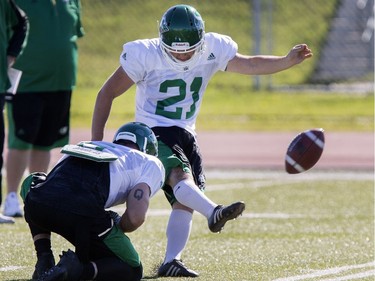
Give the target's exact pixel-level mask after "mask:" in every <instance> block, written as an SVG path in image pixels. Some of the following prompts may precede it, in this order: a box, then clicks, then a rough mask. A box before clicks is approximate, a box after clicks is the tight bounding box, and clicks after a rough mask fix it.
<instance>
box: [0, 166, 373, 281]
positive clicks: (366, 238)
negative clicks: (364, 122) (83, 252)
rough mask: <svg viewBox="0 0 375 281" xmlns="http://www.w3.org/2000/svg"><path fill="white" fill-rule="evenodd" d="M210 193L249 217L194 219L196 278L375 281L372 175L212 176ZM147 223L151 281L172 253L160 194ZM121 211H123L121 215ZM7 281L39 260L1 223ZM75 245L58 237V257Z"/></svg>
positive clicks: (191, 249) (145, 250) (20, 228)
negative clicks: (220, 221) (215, 225)
mask: <svg viewBox="0 0 375 281" xmlns="http://www.w3.org/2000/svg"><path fill="white" fill-rule="evenodd" d="M207 176H208V191H207V194H208V196H209V197H210V198H212V199H213V200H214V201H216V202H219V203H223V204H227V203H231V202H232V201H235V200H238V199H240V200H244V201H245V202H246V203H247V208H246V210H245V212H244V214H243V216H242V217H240V218H239V219H238V220H236V221H234V222H230V223H228V224H227V225H226V227H225V229H224V231H223V232H222V233H220V234H212V233H210V232H209V230H208V228H207V221H206V219H204V218H203V217H202V216H201V215H199V214H195V217H194V224H193V230H192V234H191V238H190V241H189V244H188V247H187V249H186V251H185V254H184V255H183V259H184V262H186V263H187V264H188V265H189V266H191V267H192V268H193V269H195V270H197V271H198V272H199V273H200V274H201V276H200V277H199V278H197V279H195V280H215V281H224V280H225V281H232V280H233V281H244V280H278V281H292V280H309V281H310V280H326V281H327V280H331V281H338V280H374V276H375V269H374V201H373V198H374V186H373V183H374V182H373V173H372V172H371V171H369V172H365V171H363V172H360V171H356V172H347V171H346V172H333V171H331V172H321V171H309V172H306V173H304V174H300V175H287V174H285V173H282V172H279V171H269V172H257V171H245V170H244V171H215V170H209V171H207ZM150 207H151V208H150V210H149V214H148V218H147V221H146V223H145V224H144V225H143V226H142V227H141V228H140V229H139V230H138V231H137V232H134V233H132V234H131V235H130V237H131V239H132V241H133V242H134V244H135V246H136V247H137V249H138V251H139V253H140V255H141V258H142V260H143V264H144V268H145V280H146V279H153V280H182V279H178V278H176V279H173V278H168V279H162V278H159V279H158V278H154V268H155V266H157V265H158V263H160V262H161V260H162V258H163V256H164V250H165V244H166V239H165V229H166V223H167V219H168V214H169V206H168V204H167V202H166V200H165V199H164V195H163V194H162V193H161V192H159V193H158V194H157V195H156V196H155V197H154V198H153V201H152V203H151V206H150ZM116 210H117V211H119V212H121V209H116ZM0 244H1V250H2V254H1V256H0V280H28V278H29V277H30V276H31V274H32V272H33V266H34V263H35V255H34V252H33V245H32V242H31V237H30V234H29V233H28V229H27V226H26V223H25V222H24V220H23V219H22V218H19V219H17V222H16V224H14V225H1V231H0ZM69 247H70V248H72V246H71V245H70V244H68V243H67V242H64V241H63V240H62V239H60V238H58V237H57V236H53V248H54V251H55V255H56V258H57V259H58V256H57V255H58V254H59V253H60V252H61V251H62V250H65V249H67V248H69Z"/></svg>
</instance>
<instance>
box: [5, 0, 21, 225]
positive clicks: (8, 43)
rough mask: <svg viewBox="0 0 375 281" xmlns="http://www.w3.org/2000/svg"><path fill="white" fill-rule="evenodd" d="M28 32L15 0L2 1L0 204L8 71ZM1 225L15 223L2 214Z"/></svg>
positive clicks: (8, 81) (8, 86)
mask: <svg viewBox="0 0 375 281" xmlns="http://www.w3.org/2000/svg"><path fill="white" fill-rule="evenodd" d="M27 30H28V21H27V17H26V15H25V13H24V12H23V11H22V10H21V9H20V8H19V7H17V6H16V5H15V3H14V2H13V0H2V1H0V110H1V113H0V204H1V202H2V193H1V190H2V173H1V171H2V168H3V150H4V138H5V128H4V115H3V109H4V101H5V95H6V92H7V90H8V89H9V88H10V86H11V82H10V80H9V77H8V69H9V68H10V67H11V66H12V65H13V64H14V62H15V60H16V58H17V57H18V55H19V54H20V53H21V51H22V48H23V46H24V42H25V38H26V35H27ZM0 223H14V220H13V219H12V218H11V217H6V216H3V215H2V214H0Z"/></svg>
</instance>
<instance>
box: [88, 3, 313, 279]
mask: <svg viewBox="0 0 375 281" xmlns="http://www.w3.org/2000/svg"><path fill="white" fill-rule="evenodd" d="M237 50H238V47H237V44H236V43H235V42H234V41H233V40H232V39H231V38H230V37H228V36H225V35H221V34H218V33H213V32H210V33H205V31H204V22H203V19H202V18H201V16H200V14H199V13H198V12H197V10H196V9H195V8H193V7H191V6H188V5H177V6H173V7H171V8H169V9H168V10H167V11H166V12H165V14H164V15H163V16H162V18H161V21H160V24H159V38H154V39H144V40H136V41H133V42H128V43H126V44H125V45H124V46H123V52H122V54H121V56H120V66H119V67H118V68H117V69H116V70H115V71H114V73H113V74H112V75H111V76H110V77H109V79H108V80H107V81H106V82H105V84H104V85H103V87H102V89H101V90H100V91H99V93H98V96H97V99H96V104H95V109H94V114H93V123H92V139H93V140H101V139H103V131H104V127H105V123H106V121H107V119H108V116H109V114H110V110H111V105H112V102H113V100H114V99H115V98H116V97H118V96H120V95H122V94H123V93H125V92H126V91H127V90H128V89H129V88H130V87H131V86H132V85H134V84H136V87H137V88H136V112H135V119H136V121H139V122H143V123H145V124H147V125H148V126H150V127H151V128H152V130H153V131H154V133H155V135H156V136H157V138H158V142H159V159H160V160H161V161H162V163H163V165H164V167H165V169H166V182H165V185H164V186H163V190H164V192H165V194H166V197H167V199H168V201H169V202H170V204H171V205H172V212H171V215H170V218H169V221H168V226H167V231H166V234H167V239H168V240H167V249H166V255H165V259H164V262H163V264H162V265H161V266H160V268H159V270H158V275H159V276H185V277H196V276H198V273H197V272H195V271H193V270H191V269H188V267H187V266H185V265H184V264H183V263H182V262H181V254H182V251H183V250H184V248H185V246H186V244H187V242H188V239H189V236H190V231H191V227H192V215H193V211H194V210H195V211H198V212H199V213H201V214H202V215H204V216H205V217H206V218H207V220H208V227H209V229H210V230H211V231H212V232H220V231H221V230H222V228H223V227H224V225H225V223H226V222H227V221H228V220H231V219H234V218H236V217H237V216H239V215H240V214H241V213H242V212H243V210H244V209H245V204H244V203H243V202H241V201H239V202H236V203H233V204H231V205H229V206H221V205H218V204H216V203H214V202H212V201H211V200H210V199H209V198H207V197H206V196H205V195H204V193H203V192H201V191H203V190H204V189H205V175H204V171H203V166H202V165H203V164H202V157H201V153H200V151H199V146H198V143H197V139H196V132H195V121H196V118H197V115H198V112H199V109H200V106H201V102H202V98H203V94H204V92H205V90H206V87H207V84H208V82H209V80H210V78H211V77H212V76H213V75H214V74H215V73H216V72H218V71H226V72H235V73H240V74H246V75H260V74H271V73H276V72H279V71H282V70H285V69H288V68H290V67H292V66H294V65H296V64H298V63H301V62H302V61H304V60H305V59H307V58H310V57H311V56H312V53H311V50H310V49H309V48H308V46H307V45H306V44H299V45H297V46H295V47H293V48H292V49H291V50H290V51H289V53H288V54H287V55H285V56H247V55H242V54H239V53H238V51H237Z"/></svg>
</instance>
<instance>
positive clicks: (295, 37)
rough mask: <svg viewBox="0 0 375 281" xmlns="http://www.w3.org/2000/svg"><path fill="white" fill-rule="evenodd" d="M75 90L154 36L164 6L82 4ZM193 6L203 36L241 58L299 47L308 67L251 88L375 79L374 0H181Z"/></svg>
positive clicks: (137, 1)
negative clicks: (305, 48)
mask: <svg viewBox="0 0 375 281" xmlns="http://www.w3.org/2000/svg"><path fill="white" fill-rule="evenodd" d="M81 2H82V7H83V9H82V10H83V15H82V20H83V24H84V27H85V30H86V36H85V37H84V38H83V39H81V40H80V43H79V48H80V60H79V74H78V78H79V79H78V81H79V85H80V86H83V87H99V86H100V85H101V84H102V83H103V82H104V80H105V79H106V77H108V75H109V74H110V73H111V72H112V71H113V70H114V69H115V67H117V66H118V58H119V55H120V53H121V50H122V45H123V44H124V43H125V42H127V41H130V40H135V39H139V38H150V37H156V36H158V33H157V20H159V19H160V17H161V15H162V13H163V12H164V11H165V10H166V9H167V8H168V7H170V6H172V5H175V4H178V3H177V2H175V1H170V0H164V1H160V0H128V1H123V0H81ZM184 3H186V4H190V5H192V6H194V7H195V8H197V10H198V11H199V12H200V13H201V15H202V17H203V19H204V20H205V25H206V32H210V31H215V32H219V33H223V34H227V35H230V36H231V37H232V38H233V39H234V40H235V41H236V42H237V43H238V44H239V51H240V52H241V53H243V54H251V55H253V54H275V55H283V54H286V52H287V51H288V50H289V49H290V48H291V47H292V46H293V45H294V44H298V43H302V42H305V43H307V44H309V46H310V47H311V48H312V49H313V51H314V57H313V59H312V62H311V63H307V64H302V65H301V66H297V67H295V68H293V69H291V70H288V71H285V72H282V73H279V74H276V75H272V76H268V77H253V78H252V81H251V85H252V86H253V87H254V88H262V87H267V88H277V87H281V86H283V85H302V84H330V83H336V82H354V81H362V82H363V81H366V82H370V83H373V80H374V76H373V75H374V0H314V1H311V0H232V1H226V0H216V1H198V0H197V1H190V0H187V1H184Z"/></svg>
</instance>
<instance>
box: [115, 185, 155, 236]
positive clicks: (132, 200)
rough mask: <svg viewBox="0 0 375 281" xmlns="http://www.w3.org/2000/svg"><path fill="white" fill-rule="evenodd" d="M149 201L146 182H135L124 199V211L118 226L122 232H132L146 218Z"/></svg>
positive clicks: (148, 190)
mask: <svg viewBox="0 0 375 281" xmlns="http://www.w3.org/2000/svg"><path fill="white" fill-rule="evenodd" d="M149 202H150V188H149V186H148V185H147V184H146V183H139V184H137V185H136V186H135V187H134V188H133V189H132V190H131V191H130V193H129V196H128V199H127V200H126V211H125V213H124V214H123V215H122V217H121V222H120V228H121V229H122V231H123V232H132V231H134V230H136V229H137V228H138V227H140V226H141V225H142V224H143V223H144V221H145V220H146V213H147V210H148V206H149Z"/></svg>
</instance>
